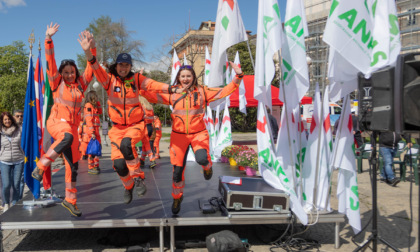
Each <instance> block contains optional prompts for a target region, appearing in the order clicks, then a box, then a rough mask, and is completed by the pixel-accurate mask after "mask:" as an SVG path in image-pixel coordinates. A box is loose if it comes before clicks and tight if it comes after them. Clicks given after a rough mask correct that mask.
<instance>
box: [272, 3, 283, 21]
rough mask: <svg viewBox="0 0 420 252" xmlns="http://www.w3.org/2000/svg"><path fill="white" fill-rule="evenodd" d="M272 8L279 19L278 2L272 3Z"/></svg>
mask: <svg viewBox="0 0 420 252" xmlns="http://www.w3.org/2000/svg"><path fill="white" fill-rule="evenodd" d="M273 9H274V10H275V11H276V14H277V17H278V18H279V20H280V19H281V18H280V9H279V5H278V4H274V5H273Z"/></svg>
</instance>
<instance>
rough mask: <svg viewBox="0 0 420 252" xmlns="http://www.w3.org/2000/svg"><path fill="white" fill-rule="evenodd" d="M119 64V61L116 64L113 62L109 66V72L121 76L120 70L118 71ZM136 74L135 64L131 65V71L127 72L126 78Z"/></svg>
mask: <svg viewBox="0 0 420 252" xmlns="http://www.w3.org/2000/svg"><path fill="white" fill-rule="evenodd" d="M117 65H118V63H114V64H112V65H110V66H109V72H110V73H111V74H112V75H114V76H119V75H118V72H117ZM133 75H134V72H133V66H131V69H130V72H129V73H128V74H127V76H126V78H127V77H128V78H129V77H131V76H133ZM120 77H121V76H120Z"/></svg>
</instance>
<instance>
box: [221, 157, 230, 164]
mask: <svg viewBox="0 0 420 252" xmlns="http://www.w3.org/2000/svg"><path fill="white" fill-rule="evenodd" d="M220 162H222V163H227V162H229V159H228V158H227V157H225V156H222V157H221V158H220Z"/></svg>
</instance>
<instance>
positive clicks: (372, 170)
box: [354, 131, 401, 252]
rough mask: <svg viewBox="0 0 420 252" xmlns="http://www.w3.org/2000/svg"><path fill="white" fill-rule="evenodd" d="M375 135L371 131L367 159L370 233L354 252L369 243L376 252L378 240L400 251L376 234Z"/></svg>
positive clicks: (362, 248)
mask: <svg viewBox="0 0 420 252" xmlns="http://www.w3.org/2000/svg"><path fill="white" fill-rule="evenodd" d="M376 136H377V132H376V131H373V132H372V137H371V139H370V142H371V144H372V147H373V149H372V154H371V157H370V159H369V175H370V178H371V181H372V233H371V235H369V237H368V239H367V240H366V241H365V242H363V243H362V244H361V245H360V246H359V247H358V248H357V249H355V250H354V252H356V251H363V250H365V249H366V247H367V246H368V245H369V244H370V243H372V245H373V246H372V251H373V252H377V249H378V240H379V241H381V242H382V243H383V244H385V245H387V246H388V247H389V248H391V249H392V250H394V251H396V252H401V251H400V250H398V249H397V248H396V247H394V246H392V245H391V244H390V243H389V242H387V241H386V240H384V239H382V238H381V237H380V236H379V235H378V205H377V201H378V191H377V190H378V188H377V180H376V171H377V169H378V158H377V153H376Z"/></svg>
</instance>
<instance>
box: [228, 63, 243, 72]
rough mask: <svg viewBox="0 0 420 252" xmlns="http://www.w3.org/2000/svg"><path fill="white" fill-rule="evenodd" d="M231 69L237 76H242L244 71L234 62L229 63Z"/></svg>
mask: <svg viewBox="0 0 420 252" xmlns="http://www.w3.org/2000/svg"><path fill="white" fill-rule="evenodd" d="M229 64H230V67H232V69H233V71H235V73H236V74H242V69H241V68H240V67H239V66H238V65H237V64H235V63H233V62H232V61H229Z"/></svg>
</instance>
